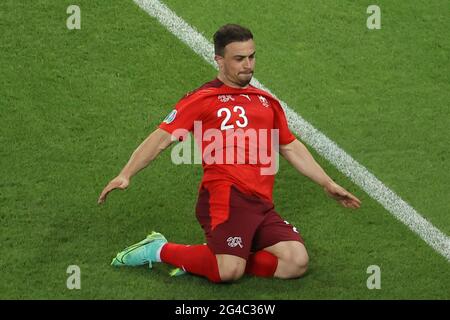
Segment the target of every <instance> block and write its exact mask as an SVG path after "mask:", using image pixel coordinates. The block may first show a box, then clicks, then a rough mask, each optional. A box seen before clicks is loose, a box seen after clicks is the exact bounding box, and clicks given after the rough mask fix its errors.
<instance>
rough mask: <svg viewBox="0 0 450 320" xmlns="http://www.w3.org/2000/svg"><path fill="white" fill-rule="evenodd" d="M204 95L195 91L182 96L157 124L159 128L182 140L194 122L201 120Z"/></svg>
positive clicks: (204, 102)
mask: <svg viewBox="0 0 450 320" xmlns="http://www.w3.org/2000/svg"><path fill="white" fill-rule="evenodd" d="M205 104H206V97H205V95H202V94H201V93H195V94H192V95H187V96H185V97H183V98H182V99H181V100H180V101H178V103H177V104H176V105H175V108H174V109H173V110H172V111H171V112H170V113H169V114H168V115H167V117H166V118H165V119H164V120H163V122H161V123H160V124H159V126H158V127H159V128H160V129H162V130H164V131H166V132H168V133H170V134H172V135H173V136H174V137H175V138H176V139H178V140H180V141H181V140H184V138H185V137H186V135H187V134H188V133H189V132H192V131H193V128H194V122H195V121H196V120H198V121H201V118H202V113H203V111H204V110H205Z"/></svg>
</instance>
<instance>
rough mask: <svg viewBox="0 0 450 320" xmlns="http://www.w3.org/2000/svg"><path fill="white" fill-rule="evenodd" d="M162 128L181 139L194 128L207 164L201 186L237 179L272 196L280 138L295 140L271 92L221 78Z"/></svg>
mask: <svg viewBox="0 0 450 320" xmlns="http://www.w3.org/2000/svg"><path fill="white" fill-rule="evenodd" d="M159 128H161V129H163V130H165V131H167V132H168V133H170V134H172V135H174V136H175V137H176V138H177V139H179V140H182V139H184V138H185V137H186V134H187V133H188V132H194V137H195V140H196V142H197V144H198V146H199V149H200V150H201V155H202V165H203V170H204V175H203V179H202V183H201V186H203V185H205V186H207V185H208V184H216V185H217V184H234V185H236V187H238V188H239V189H240V190H241V191H242V192H245V193H247V194H253V195H256V196H258V197H262V198H264V199H266V200H269V201H270V202H272V191H273V184H274V178H275V173H276V170H268V169H269V167H273V166H277V164H274V163H272V161H276V160H275V157H274V150H272V149H273V144H274V142H275V139H276V140H278V144H279V145H284V144H289V143H291V142H292V141H294V140H295V136H294V135H293V134H292V133H291V131H290V130H289V128H288V124H287V121H286V117H285V115H284V111H283V109H282V107H281V105H280V103H279V102H278V101H277V100H276V99H275V98H273V97H272V96H271V95H270V94H268V93H267V92H265V91H263V90H260V89H258V88H255V87H254V86H251V85H249V86H248V87H247V88H245V89H239V88H232V87H229V86H227V85H225V84H224V83H223V82H222V81H220V80H219V79H217V78H216V79H215V80H213V81H211V82H208V83H206V84H204V85H203V86H201V87H200V88H198V89H196V90H194V91H192V92H190V93H188V94H186V95H185V96H184V97H183V98H182V99H181V100H180V101H179V102H178V103H177V104H176V106H175V109H174V110H173V111H172V112H171V113H170V114H169V115H168V116H167V118H166V119H165V120H164V121H163V122H162V123H161V124H160V125H159ZM180 129H184V130H180ZM274 129H276V130H274ZM183 132H184V133H183ZM275 132H276V133H275ZM274 133H275V135H274ZM277 135H278V136H277ZM264 169H266V171H265V172H264V171H263V170H264ZM201 186H200V187H201Z"/></svg>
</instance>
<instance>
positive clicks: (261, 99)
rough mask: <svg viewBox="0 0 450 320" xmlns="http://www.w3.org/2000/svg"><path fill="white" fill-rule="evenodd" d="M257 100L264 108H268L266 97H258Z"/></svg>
mask: <svg viewBox="0 0 450 320" xmlns="http://www.w3.org/2000/svg"><path fill="white" fill-rule="evenodd" d="M258 98H259V101H260V102H261V104H262V105H263V106H264V107H266V108H267V107H269V101H267V99H266V97H263V96H258Z"/></svg>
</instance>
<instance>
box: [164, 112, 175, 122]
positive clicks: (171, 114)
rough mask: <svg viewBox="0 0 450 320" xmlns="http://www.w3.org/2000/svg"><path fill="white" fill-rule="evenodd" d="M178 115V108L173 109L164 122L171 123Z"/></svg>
mask: <svg viewBox="0 0 450 320" xmlns="http://www.w3.org/2000/svg"><path fill="white" fill-rule="evenodd" d="M176 116H177V110H172V112H170V113H169V114H168V115H167V117H166V118H165V119H164V121H163V122H164V123H167V124H169V123H171V122H172V121H173V120H175V117H176Z"/></svg>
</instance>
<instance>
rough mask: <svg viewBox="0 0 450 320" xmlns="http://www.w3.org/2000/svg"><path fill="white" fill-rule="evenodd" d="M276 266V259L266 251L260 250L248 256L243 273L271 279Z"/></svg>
mask: <svg viewBox="0 0 450 320" xmlns="http://www.w3.org/2000/svg"><path fill="white" fill-rule="evenodd" d="M277 266H278V258H277V257H276V256H274V255H273V254H271V253H270V252H268V251H264V250H260V251H258V252H255V253H253V254H251V255H250V257H249V258H248V260H247V266H246V268H245V273H247V274H251V275H254V276H258V277H273V275H274V274H275V271H276V270H277Z"/></svg>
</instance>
